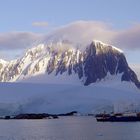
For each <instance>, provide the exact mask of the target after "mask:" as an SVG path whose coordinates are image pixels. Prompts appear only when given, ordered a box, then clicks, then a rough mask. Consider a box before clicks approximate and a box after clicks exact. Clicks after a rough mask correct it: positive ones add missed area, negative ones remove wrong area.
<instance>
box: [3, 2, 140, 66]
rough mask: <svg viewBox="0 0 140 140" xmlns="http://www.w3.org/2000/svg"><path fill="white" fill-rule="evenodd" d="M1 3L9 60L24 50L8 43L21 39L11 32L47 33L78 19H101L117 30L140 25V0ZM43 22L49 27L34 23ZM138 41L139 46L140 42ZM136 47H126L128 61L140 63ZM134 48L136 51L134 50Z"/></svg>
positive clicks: (4, 53)
mask: <svg viewBox="0 0 140 140" xmlns="http://www.w3.org/2000/svg"><path fill="white" fill-rule="evenodd" d="M0 2H1V4H0V21H1V22H0V23H1V26H0V37H1V38H2V39H0V49H1V52H0V56H1V57H4V58H5V59H6V58H7V59H11V58H15V57H16V56H18V55H19V54H20V53H21V52H22V51H23V50H24V47H22V48H20V47H19V48H17V47H16V49H15V48H14V47H13V48H12V47H11V48H10V47H9V46H10V45H9V46H8V47H9V48H8V47H7V46H6V45H5V44H6V43H5V42H6V41H7V40H8V41H9V40H10V41H11V42H10V41H9V42H10V43H11V44H13V45H14V43H13V42H15V40H16V39H18V37H17V35H16V37H15V38H14V39H13V38H12V39H11V38H10V36H13V34H9V33H11V32H18V33H19V32H26V33H28V32H30V33H41V34H42V33H45V34H46V33H47V32H50V31H51V30H53V29H55V28H57V27H60V26H62V25H66V24H69V23H71V22H75V21H78V20H89V21H101V22H104V23H107V24H110V25H111V27H112V28H113V30H117V31H120V30H121V31H124V30H129V29H131V28H132V27H133V26H136V25H140V8H139V5H140V0H1V1H0ZM41 22H44V23H47V26H46V27H45V26H44V27H40V26H33V24H34V23H41ZM132 30H133V29H131V32H133V31H132ZM14 35H15V34H14ZM18 35H19V34H18ZM138 35H139V34H138ZM20 36H21V35H20ZM24 36H26V35H25V34H24ZM35 37H36V35H35ZM3 38H4V41H3ZM26 38H27V39H29V37H26ZM132 38H134V37H132ZM1 40H2V41H1ZM137 40H138V38H137ZM12 41H13V42H12ZM9 42H8V44H10V43H9ZM21 42H22V41H21ZM22 43H23V42H22ZM25 44H26V43H25ZM27 44H28V43H27ZM137 44H138V45H139V44H140V41H139V42H138V43H137ZM18 45H19V46H20V44H18ZM11 46H12V45H11ZM21 46H22V44H21ZM117 47H119V46H117ZM132 50H133V49H130V50H129V48H128V50H127V49H126V54H127V57H128V60H129V61H130V63H139V60H140V57H139V51H140V46H138V47H136V49H135V50H134V51H132ZM131 51H132V52H133V53H130V52H131ZM133 56H134V57H133Z"/></svg>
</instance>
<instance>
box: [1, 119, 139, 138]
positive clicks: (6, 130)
mask: <svg viewBox="0 0 140 140" xmlns="http://www.w3.org/2000/svg"><path fill="white" fill-rule="evenodd" d="M0 140H140V122H129V123H125V122H124V123H123V122H120V123H110V122H104V123H103V122H96V120H95V118H93V117H62V118H60V119H56V120H0Z"/></svg>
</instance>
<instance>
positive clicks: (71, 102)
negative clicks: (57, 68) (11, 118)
mask: <svg viewBox="0 0 140 140" xmlns="http://www.w3.org/2000/svg"><path fill="white" fill-rule="evenodd" d="M111 83H112V82H110V83H108V81H102V82H100V83H99V84H91V85H90V86H86V87H85V86H83V85H70V84H65V85H63V84H31V83H30V84H29V83H28V84H27V83H26V84H25V83H0V89H1V90H0V115H8V114H18V113H31V112H32V113H33V112H34V113H39V112H41V113H43V112H46V113H65V112H69V111H73V110H76V111H79V112H81V113H91V112H93V113H94V112H101V111H104V110H113V109H115V111H122V110H125V109H126V108H127V107H129V106H131V105H132V104H134V105H135V108H137V109H138V108H139V106H140V91H139V90H138V89H137V88H136V87H135V86H134V84H133V83H128V82H122V83H114V84H112V86H109V85H110V84H111ZM124 87H125V88H124Z"/></svg>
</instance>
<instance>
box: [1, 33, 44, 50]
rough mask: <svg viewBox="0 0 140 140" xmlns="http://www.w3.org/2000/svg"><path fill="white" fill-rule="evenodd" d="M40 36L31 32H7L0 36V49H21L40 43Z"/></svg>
mask: <svg viewBox="0 0 140 140" xmlns="http://www.w3.org/2000/svg"><path fill="white" fill-rule="evenodd" d="M41 39H42V35H41V34H36V33H32V32H9V33H1V34H0V49H3V50H7V49H23V48H28V47H30V46H31V45H32V44H35V43H37V42H39V41H41Z"/></svg>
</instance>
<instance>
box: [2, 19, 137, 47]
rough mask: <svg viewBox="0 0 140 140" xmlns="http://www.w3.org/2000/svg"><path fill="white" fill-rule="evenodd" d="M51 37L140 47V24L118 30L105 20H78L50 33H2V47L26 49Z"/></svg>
mask: <svg viewBox="0 0 140 140" xmlns="http://www.w3.org/2000/svg"><path fill="white" fill-rule="evenodd" d="M47 24H48V23H47V22H36V23H33V25H34V26H47ZM51 39H56V40H57V39H58V40H59V39H68V40H70V41H73V42H78V43H90V41H91V40H93V39H96V40H101V41H103V42H105V43H108V44H111V45H114V46H116V47H118V48H121V49H140V24H139V25H135V26H133V27H131V28H129V29H124V30H117V29H114V28H113V27H112V26H111V25H110V24H108V23H104V22H99V21H76V22H73V23H70V24H68V25H65V26H62V27H60V28H57V29H56V30H54V31H53V32H50V33H49V34H43V33H42V34H39V33H33V32H28V31H27V32H9V33H0V49H3V50H7V49H24V48H29V47H30V46H31V45H33V44H38V43H40V42H41V41H43V42H45V41H47V40H51Z"/></svg>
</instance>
